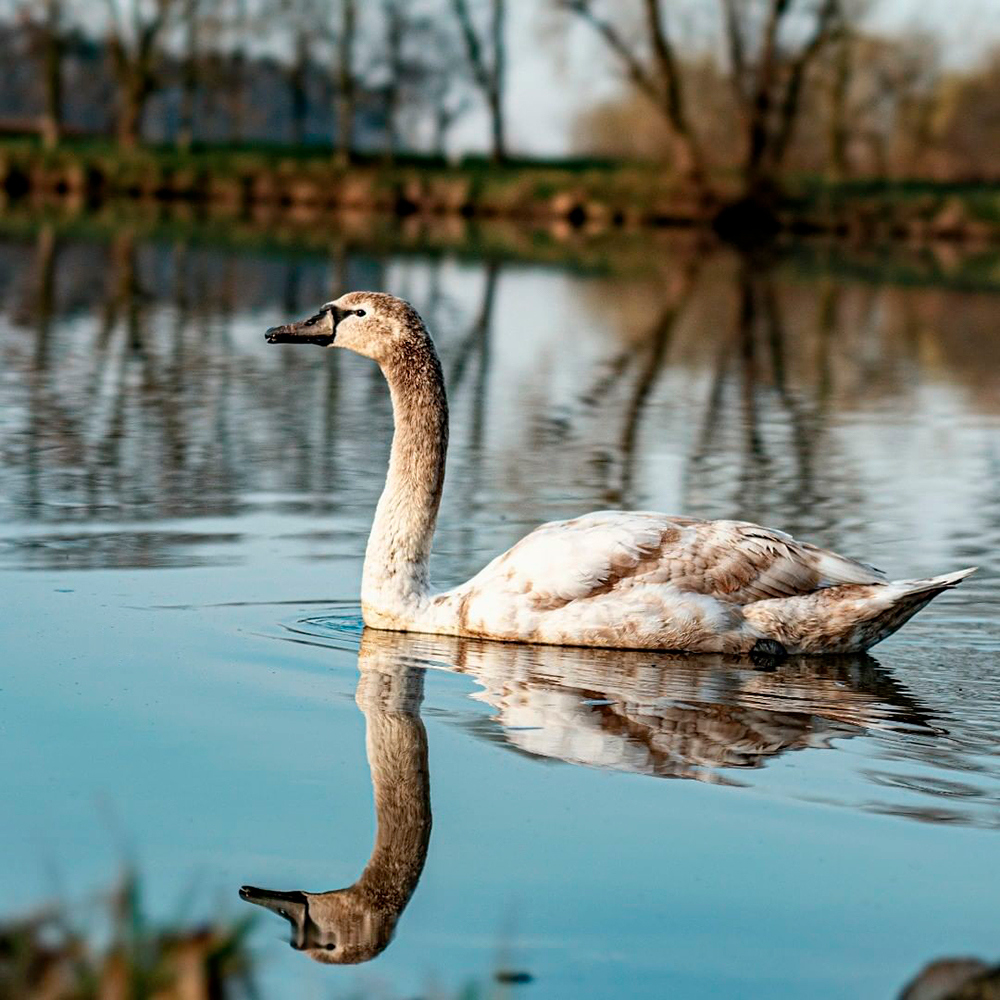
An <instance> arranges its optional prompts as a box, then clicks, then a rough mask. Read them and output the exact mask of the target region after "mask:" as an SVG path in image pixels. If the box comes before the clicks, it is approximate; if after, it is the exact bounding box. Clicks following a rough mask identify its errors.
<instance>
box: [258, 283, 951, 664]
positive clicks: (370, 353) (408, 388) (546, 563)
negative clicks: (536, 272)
mask: <svg viewBox="0 0 1000 1000" xmlns="http://www.w3.org/2000/svg"><path fill="white" fill-rule="evenodd" d="M267 339H268V341H269V342H271V343H308V344H319V345H322V346H327V347H330V346H336V347H347V348H349V349H350V350H353V351H356V352H357V353H359V354H362V355H364V356H366V357H369V358H372V359H374V360H375V361H377V362H378V364H379V365H380V367H381V369H382V371H383V373H384V374H385V377H386V379H387V380H388V382H389V389H390V392H391V395H392V405H393V416H394V419H395V422H396V432H395V436H394V438H393V443H392V455H391V459H390V462H389V474H388V478H387V480H386V486H385V491H384V492H383V494H382V498H381V500H380V501H379V504H378V509H377V511H376V514H375V523H374V525H373V526H372V532H371V536H370V538H369V541H368V549H367V552H366V554H365V567H364V578H363V581H362V589H361V600H362V608H363V612H364V618H365V622H366V623H367V624H368V625H371V626H374V627H377V628H382V629H391V630H397V631H414V632H429V633H437V634H448V635H470V636H483V637H487V638H492V639H504V640H509V641H520V642H536V643H548V644H554V645H572V646H601V647H618V648H633V649H691V650H701V651H705V652H728V653H734V652H749V651H751V650H753V649H755V648H758V647H759V648H761V649H762V650H764V651H766V652H772V653H783V652H785V651H788V652H796V653H844V652H855V651H858V650H864V649H868V648H869V647H870V646H872V645H874V644H875V643H876V642H879V641H880V640H881V639H884V638H885V637H886V636H887V635H890V634H891V633H892V632H894V631H895V630H896V629H897V628H899V627H900V625H902V624H903V623H904V622H905V621H907V620H908V619H909V618H910V617H911V616H912V615H914V614H915V613H916V612H917V611H919V610H920V609H921V608H922V607H924V605H926V604H927V603H928V601H930V600H931V599H932V598H934V597H935V596H936V595H937V594H939V593H940V592H941V591H942V590H945V589H947V588H948V587H953V586H955V585H956V584H957V583H959V581H960V580H962V579H963V578H964V577H965V576H967V575H968V573H969V572H971V571H970V570H966V571H963V572H960V573H952V574H950V575H947V576H940V577H936V578H934V579H931V580H907V581H899V582H895V583H888V582H886V580H885V577H884V576H883V574H882V573H880V572H879V571H878V570H875V569H872V568H871V567H870V566H866V565H864V564H862V563H858V562H855V561H854V560H852V559H847V558H844V557H843V556H839V555H837V554H835V553H833V552H827V551H824V550H823V549H818V548H816V547H814V546H811V545H805V544H802V543H799V542H796V541H795V540H794V539H793V538H791V537H789V536H788V535H785V534H783V533H782V532H777V531H771V530H769V529H766V528H761V527H759V526H757V525H753V524H746V523H744V522H740V521H700V520H697V519H695V518H688V517H672V516H667V515H665V514H653V513H648V512H640V513H634V512H633V513H630V512H626V511H603V512H601V513H597V514H589V515H587V516H586V517H580V518H577V519H575V520H572V521H561V522H554V523H551V524H546V525H543V526H542V527H540V528H538V529H536V530H535V531H533V532H531V534H529V535H528V536H527V537H526V538H524V539H522V540H521V541H520V542H519V543H518V544H517V545H515V546H514V548H512V549H511V550H510V551H509V552H507V553H505V554H504V555H501V556H499V557H498V558H497V559H495V560H494V561H493V562H491V563H490V564H489V565H488V566H487V567H486V568H485V569H483V570H482V571H481V572H480V573H479V574H477V575H476V576H475V577H473V579H472V580H470V581H469V582H468V583H465V584H463V585H462V586H459V587H457V588H455V589H454V590H451V591H448V592H446V593H443V594H437V595H433V594H432V593H431V591H430V586H429V578H428V559H429V557H430V550H431V540H432V537H433V534H434V526H435V522H436V520H437V512H438V506H439V503H440V500H441V489H442V485H443V482H444V463H445V451H446V448H447V443H448V405H447V402H446V399H445V387H444V379H443V378H442V375H441V365H440V363H439V361H438V357H437V353H436V352H435V350H434V345H433V343H432V342H431V338H430V335H429V334H428V333H427V330H426V328H425V327H424V324H423V321H422V320H421V319H420V317H419V316H418V315H417V313H416V312H415V311H414V309H413V308H412V307H411V306H410V305H409V304H407V303H405V302H403V301H401V300H400V299H397V298H394V297H392V296H391V295H385V294H382V293H377V292H351V293H349V294H348V295H344V296H342V297H341V298H339V299H338V300H337V301H336V302H331V303H328V304H327V305H325V306H324V307H323V308H322V309H321V310H320V312H319V313H317V314H316V315H315V316H312V317H310V318H309V319H307V320H304V321H302V322H301V323H292V324H289V325H287V326H281V327H274V328H272V329H270V330H268V332H267Z"/></svg>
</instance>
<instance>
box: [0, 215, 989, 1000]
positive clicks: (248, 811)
mask: <svg viewBox="0 0 1000 1000" xmlns="http://www.w3.org/2000/svg"><path fill="white" fill-rule="evenodd" d="M661 256H662V260H661V259H660V257H657V259H656V260H655V261H653V262H652V263H650V264H648V266H646V267H645V268H642V269H639V268H635V267H630V268H629V269H626V270H625V271H624V272H623V273H616V274H607V273H604V272H596V273H593V272H588V271H582V272H581V271H580V270H579V268H572V269H571V268H569V267H565V268H563V267H560V266H557V265H552V264H546V265H545V266H544V267H543V266H541V265H535V264H531V263H528V262H523V261H522V262H520V263H518V262H505V263H498V262H497V261H477V260H475V259H471V260H470V259H469V258H466V257H463V258H462V260H461V261H460V260H458V259H457V258H454V259H453V258H452V257H450V256H448V255H447V254H445V255H444V256H441V255H439V254H434V255H430V254H428V255H422V254H420V253H413V252H408V253H406V254H405V255H404V254H402V253H400V254H394V253H393V252H391V251H386V250H382V251H379V252H378V253H375V252H367V251H363V250H354V251H351V252H349V253H348V254H347V257H346V262H345V260H343V259H341V260H340V261H339V263H337V262H335V263H334V264H331V263H330V262H328V261H327V260H324V259H322V258H318V257H317V258H310V257H301V256H298V257H294V258H290V257H285V256H282V255H281V254H277V253H269V254H266V255H265V254H262V253H261V254H257V253H251V252H248V251H236V250H227V249H206V248H203V247H200V246H198V245H190V246H189V245H187V244H184V243H178V242H173V243H166V242H163V243H161V242H157V241H156V240H149V241H142V240H136V241H134V242H128V241H127V240H126V241H125V242H124V244H123V242H122V241H121V240H120V241H119V243H118V244H116V245H115V246H111V247H109V246H107V245H105V244H101V243H89V242H85V241H83V240H78V239H76V238H72V239H71V238H69V237H62V236H59V235H58V234H57V236H56V238H55V239H54V240H53V239H52V238H51V233H49V234H46V231H44V230H43V231H42V232H41V233H40V234H38V235H37V236H31V237H23V238H18V239H13V238H5V239H3V240H0V457H2V468H0V609H2V610H0V621H2V642H3V647H2V656H0V660H2V663H3V667H2V669H0V706H2V709H0V752H2V757H3V760H4V762H5V765H6V766H5V767H4V779H3V780H4V789H3V800H4V802H5V804H6V808H5V809H4V820H3V822H2V823H0V858H2V859H3V860H2V861H0V886H2V888H0V916H13V915H17V914H23V913H25V912H29V911H31V910H32V909H34V908H36V907H39V906H41V905H42V904H44V903H46V902H48V901H51V900H59V901H61V904H60V905H65V906H67V907H70V908H71V909H72V911H73V913H74V914H75V915H77V916H80V915H83V916H84V917H85V915H86V913H87V912H88V910H89V909H92V908H94V906H95V900H96V899H97V896H98V894H99V893H100V892H101V891H103V890H104V888H105V887H106V886H107V885H108V884H109V882H110V881H111V880H113V878H114V875H115V873H116V872H117V870H118V869H119V867H120V866H121V864H122V863H123V861H124V860H126V859H131V860H134V862H135V864H136V866H137V868H138V869H139V870H140V871H141V873H142V876H143V880H144V884H145V891H146V893H147V897H148V905H149V908H150V910H151V911H152V912H153V914H154V915H155V916H156V918H157V919H161V920H164V921H166V920H169V919H173V918H176V917H177V916H178V915H182V916H183V917H184V918H185V919H190V920H192V921H193V920H196V919H199V918H200V917H202V916H205V915H208V914H213V913H217V912H220V911H221V912H225V913H229V914H238V913H241V912H243V910H245V909H246V906H247V904H246V903H244V902H242V901H240V899H239V898H238V895H237V890H238V889H239V887H240V886H241V885H243V884H251V885H256V886H268V887H274V888H278V889H283V890H290V889H308V890H315V891H325V890H330V889H335V888H338V887H341V886H346V885H349V884H350V883H352V882H353V881H354V880H355V879H356V878H357V877H358V875H359V874H360V873H361V871H362V868H363V867H364V865H365V863H366V861H367V859H368V857H369V854H370V852H371V848H372V842H373V838H374V835H375V817H374V815H373V809H372V778H371V774H370V772H369V767H368V762H367V759H366V749H365V732H366V720H365V716H364V714H363V713H362V711H361V710H360V709H359V706H358V704H357V703H356V702H355V693H356V688H357V685H358V678H359V666H360V669H361V672H362V673H365V672H366V671H370V670H371V669H373V668H372V666H371V664H372V658H371V656H370V655H369V653H368V652H367V650H368V648H369V647H368V646H366V651H365V652H363V653H362V657H361V663H360V665H359V647H360V646H361V642H362V636H361V631H360V627H359V620H358V619H359V608H358V606H357V603H356V601H357V594H358V585H359V579H360V568H361V563H360V560H361V556H362V554H363V550H364V541H365V537H366V532H367V527H368V524H369V522H370V517H371V513H372V510H373V507H374V503H375V500H376V499H377V496H378V492H379V489H380V487H381V480H382V476H383V475H384V468H385V461H386V456H387V452H388V439H389V434H390V414H389V409H388V401H387V398H386V394H385V391H384V387H383V385H382V384H381V382H380V380H379V377H378V375H377V372H375V371H373V370H372V369H371V368H370V367H369V366H368V365H367V363H366V362H364V361H363V360H361V359H358V358H353V357H349V356H345V355H343V354H341V352H323V351H320V350H319V349H316V350H315V351H310V350H305V351H303V350H297V349H295V348H268V347H266V345H264V343H263V340H262V336H261V334H262V331H263V329H264V328H265V327H267V326H268V325H271V324H272V323H274V322H277V321H278V320H279V319H282V320H283V319H287V318H289V316H290V315H298V314H300V313H301V314H303V315H304V314H305V313H306V311H307V310H309V309H311V308H312V307H313V306H314V305H315V304H316V303H317V302H320V301H324V300H325V299H327V298H329V297H330V294H331V293H334V292H337V291H340V290H342V288H340V287H339V286H338V282H345V283H346V284H347V285H350V286H352V287H363V286H365V285H367V286H373V285H374V286H377V287H384V288H387V289H390V290H393V291H396V292H398V293H401V294H405V295H407V296H409V297H410V298H411V299H412V300H413V301H414V302H415V304H416V305H417V306H418V308H420V309H421V310H422V311H423V312H424V313H425V315H427V316H428V317H429V319H430V321H431V323H432V326H433V329H434V331H435V334H436V336H437V339H438V342H439V346H440V348H441V353H442V358H443V363H444V367H445V372H446V376H447V377H448V378H449V387H450V390H451V399H452V427H453V448H452V451H451V454H450V458H449V467H448V481H447V485H446V495H445V500H444V506H443V510H442V517H441V524H440V531H439V537H438V540H437V543H436V553H437V554H436V557H435V558H436V563H435V573H436V576H437V578H438V579H439V580H440V582H441V583H442V584H447V583H452V582H455V581H457V580H459V579H461V578H463V577H464V576H466V575H468V574H469V573H471V572H472V571H474V570H475V569H476V568H477V567H478V566H480V565H481V564H482V563H483V562H485V560H486V559H487V558H489V556H490V555H492V554H494V553H496V552H497V551H500V550H502V549H503V548H504V547H505V546H507V545H509V544H511V543H512V542H513V541H514V540H516V539H517V538H518V537H519V536H520V535H521V534H523V532H524V531H526V530H527V529H528V528H529V527H531V526H532V525H534V524H537V523H539V522H540V521H543V520H546V519H549V518H552V517H558V516H563V515H569V514H572V513H579V512H583V511H586V510H591V509H596V508H602V507H608V506H625V507H636V508H652V509H662V510H669V511H684V512H686V513H691V514H696V515H706V516H720V515H725V516H733V517H744V518H748V519H753V520H760V521H764V522H765V523H768V524H771V525H773V526H775V527H780V528H785V529H786V530H790V531H793V532H795V533H796V534H798V535H799V536H801V537H804V538H807V539H809V540H812V541H815V542H818V543H820V544H827V545H831V546H834V547H836V548H838V549H840V550H842V551H846V552H848V553H850V554H852V555H856V556H860V557H864V558H867V559H869V560H870V561H872V562H875V563H876V564H878V565H880V566H883V567H884V568H886V569H889V570H891V571H892V573H893V575H896V576H900V577H905V576H914V575H918V574H922V573H930V572H942V571H946V570H949V569H953V568H957V567H960V566H964V565H967V564H977V563H978V564H979V565H980V566H981V570H980V573H979V574H978V575H977V576H975V577H973V578H972V580H970V581H969V582H968V583H967V584H965V585H963V587H962V588H960V589H959V590H957V591H955V592H954V593H949V594H946V595H944V596H943V597H941V598H940V599H938V600H937V601H936V602H935V603H934V604H933V605H932V606H931V607H930V608H929V609H927V610H926V611H925V612H923V613H922V614H921V615H920V616H919V618H918V619H915V620H914V621H913V622H911V623H910V625H909V626H907V628H906V629H904V630H903V631H902V632H900V633H899V634H898V635H897V636H895V637H893V638H892V639H890V640H888V641H887V642H886V643H884V644H883V645H881V646H879V647H877V648H876V649H875V650H873V651H872V658H871V659H864V658H855V659H854V660H848V661H837V662H835V663H831V664H816V663H809V662H802V661H799V662H792V663H789V664H783V665H781V666H779V667H778V668H777V669H776V670H774V671H767V670H763V671H762V670H758V669H755V668H754V666H753V665H752V664H747V663H734V662H728V661H722V660H719V659H718V658H715V659H712V658H699V657H678V656H667V655H652V656H650V655H644V656H641V657H640V656H638V654H616V653H603V654H598V653H587V652H586V651H572V650H545V649H538V648H535V649H531V648H527V649H518V648H516V647H506V646H501V647H496V646H493V645H491V644H489V643H460V642H458V641H457V640H454V641H453V640H433V639H429V638H427V637H416V636H409V637H408V636H405V635H401V636H392V637H388V638H385V639H384V641H382V642H381V643H379V644H378V646H377V650H378V653H379V657H380V659H379V666H378V669H379V670H381V671H383V672H387V673H388V675H389V676H390V679H391V678H392V677H396V675H397V674H398V675H399V676H400V677H403V675H404V674H406V671H410V673H411V674H412V675H413V676H416V677H419V675H421V674H422V673H423V671H424V670H426V674H425V676H424V677H423V684H424V693H423V700H422V703H421V705H420V707H419V721H418V722H416V723H411V725H415V726H417V727H418V728H417V729H415V731H420V729H419V725H420V723H422V726H423V727H424V728H425V731H426V742H427V748H428V754H429V780H430V797H431V809H432V813H433V830H432V833H431V837H430V845H429V850H428V854H427V859H426V863H425V865H424V867H423V871H422V874H421V877H420V879H419V884H418V885H417V886H416V889H415V891H414V893H413V896H412V899H411V900H410V901H409V904H408V905H407V906H406V908H405V910H404V912H403V913H402V916H401V918H400V920H399V924H398V926H397V929H396V933H395V936H394V939H393V940H392V941H391V943H390V944H389V945H388V947H386V948H385V950H384V951H383V952H382V953H381V954H380V955H379V956H378V957H377V958H375V959H374V960H373V961H371V962H369V963H367V964H364V965H360V966H354V967H343V968H338V967H328V966H324V965H319V964H316V963H313V962H311V961H309V960H308V959H307V958H305V957H303V956H302V955H300V954H297V953H296V952H295V951H294V950H293V949H291V948H289V947H288V943H287V941H288V933H289V932H288V928H287V926H286V925H285V924H284V922H282V921H281V920H280V919H279V918H278V917H275V916H273V915H271V914H268V913H266V912H264V911H259V915H260V919H259V922H258V925H257V927H256V931H255V937H254V951H255V955H256V957H257V974H258V978H259V980H260V982H261V984H262V988H263V991H264V995H265V996H268V997H270V996H275V997H280V996H314V995H323V996H337V995H346V994H349V993H351V992H352V991H356V990H358V989H366V988H369V987H370V988H371V989H372V990H376V989H377V990H379V991H381V992H383V993H385V994H387V995H390V996H395V995H400V996H404V995H416V994H417V993H418V992H419V991H424V990H426V989H428V988H429V987H431V986H433V985H434V984H439V985H441V986H442V987H443V988H445V989H447V990H451V991H454V990H456V989H457V988H459V987H460V986H462V985H463V984H465V983H467V982H470V981H475V982H477V983H479V984H483V985H485V986H488V985H489V983H490V981H491V977H492V975H493V973H494V970H496V969H498V968H504V969H514V970H522V971H526V972H529V973H530V974H531V976H532V977H533V978H534V982H533V983H532V984H530V985H527V986H523V987H516V988H515V989H516V990H517V991H523V994H524V995H525V996H538V997H542V996H544V997H546V998H548V997H557V998H558V997H567V998H568V997H580V996H594V997H614V996H622V997H625V996H635V995H649V996H652V995H668V994H670V995H676V996H683V997H690V998H698V997H729V996H740V997H773V996H804V995H808V996H812V997H829V998H835V997H836V998H841V997H843V998H846V997H857V996H872V997H891V996H895V995H896V994H897V993H898V991H899V989H900V988H901V987H902V986H903V985H904V984H905V982H906V981H907V980H908V979H909V978H911V977H912V975H913V974H914V973H916V972H917V971H918V969H919V968H920V967H921V966H922V965H923V964H925V963H926V962H927V961H930V960H932V959H935V958H939V957H943V956H946V955H965V954H975V955H980V956H982V957H984V958H996V957H997V956H998V951H1000V939H998V934H997V928H998V927H1000V919H998V918H1000V902H998V900H1000V893H998V891H997V886H998V881H997V872H998V871H1000V865H998V861H1000V853H998V851H1000V839H998V832H1000V831H998V827H1000V754H998V748H1000V626H998V624H997V622H998V615H997V613H998V611H1000V582H998V581H1000V558H998V551H1000V434H998V431H1000V350H998V346H997V343H996V338H995V335H994V327H995V316H996V310H997V307H998V305H1000V298H998V297H997V296H996V295H995V294H993V293H991V292H989V291H988V290H987V291H980V292H970V291H963V292H955V291H949V290H947V289H943V288H936V287H928V288H919V287H917V288H914V287H905V288H904V287H901V286H895V285H893V284H892V283H891V282H890V281H889V280H888V279H883V278H880V277H879V276H878V275H872V276H870V280H859V279H858V278H857V277H856V276H852V277H851V278H850V279H847V278H842V277H840V276H839V275H838V273H837V272H835V271H833V270H829V271H825V272H821V273H819V274H817V273H816V272H815V271H814V270H806V269H804V268H801V267H799V266H798V264H797V258H796V256H795V255H794V254H791V255H789V256H788V257H787V258H784V259H781V260H778V261H776V262H773V263H772V264H771V265H770V266H769V268H767V269H765V270H764V271H758V270H756V269H754V270H752V271H751V272H748V271H747V267H746V265H745V264H742V263H741V262H739V261H737V260H736V259H735V258H733V257H730V256H728V255H727V254H725V253H723V252H721V251H718V252H715V253H714V254H710V255H705V259H704V261H703V262H702V263H701V264H697V259H696V263H695V264H692V263H690V261H689V259H688V257H687V256H685V254H684V252H683V248H678V247H675V246H674V245H673V244H671V245H669V246H666V247H664V248H663V251H662V255H661ZM699 259H700V258H699ZM685 267H687V268H690V269H692V270H693V272H694V273H693V274H692V273H689V272H687V271H685V270H684V268H685ZM345 273H346V278H345V277H343V275H344V274H345ZM46 274H47V275H48V276H49V279H50V280H49V281H48V282H46V281H45V280H43V279H44V278H45V276H46ZM338 274H339V275H340V277H338V276H337V275H338ZM678 274H680V275H681V277H680V278H679V277H678ZM685 275H687V276H686V277H684V276H685ZM45 289H48V291H45ZM747 296H749V298H750V300H751V302H752V304H753V305H754V309H755V311H754V312H753V319H752V322H751V323H749V324H747V323H744V324H743V325H741V324H740V323H739V320H738V317H739V316H740V315H741V312H740V309H739V305H740V303H741V302H745V301H746V299H747ZM408 676H409V675H408ZM414 711H416V710H414Z"/></svg>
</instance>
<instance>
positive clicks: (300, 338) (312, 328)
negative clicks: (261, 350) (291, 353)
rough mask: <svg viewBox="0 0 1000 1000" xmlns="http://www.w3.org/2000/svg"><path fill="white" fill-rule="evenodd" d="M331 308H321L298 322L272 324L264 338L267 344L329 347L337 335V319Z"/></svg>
mask: <svg viewBox="0 0 1000 1000" xmlns="http://www.w3.org/2000/svg"><path fill="white" fill-rule="evenodd" d="M338 318H339V317H337V316H335V315H334V311H333V310H331V309H323V310H321V311H320V312H318V313H316V315H315V316H310V317H309V319H304V320H302V321H301V322H299V323H286V324H285V325H284V326H272V327H271V329H270V330H268V331H267V333H265V334H264V339H265V340H266V341H267V342H268V343H269V344H319V346H320V347H329V346H330V345H331V344H332V343H333V341H334V339H335V338H336V336H337V320H338Z"/></svg>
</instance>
